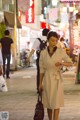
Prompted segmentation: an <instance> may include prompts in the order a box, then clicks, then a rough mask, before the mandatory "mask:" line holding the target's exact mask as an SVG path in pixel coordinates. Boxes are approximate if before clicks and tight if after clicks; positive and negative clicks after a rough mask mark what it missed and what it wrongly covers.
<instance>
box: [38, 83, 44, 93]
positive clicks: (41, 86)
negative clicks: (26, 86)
mask: <svg viewBox="0 0 80 120" xmlns="http://www.w3.org/2000/svg"><path fill="white" fill-rule="evenodd" d="M39 91H40V92H42V91H43V85H42V84H40V85H39Z"/></svg>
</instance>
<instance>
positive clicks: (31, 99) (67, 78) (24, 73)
mask: <svg viewBox="0 0 80 120" xmlns="http://www.w3.org/2000/svg"><path fill="white" fill-rule="evenodd" d="M62 76H63V85H64V94H65V95H64V100H65V106H64V107H63V108H61V111H60V116H59V120H80V84H75V79H76V77H75V70H74V69H72V70H71V71H66V72H64V73H62ZM10 77H11V78H10V79H6V82H7V86H8V92H6V93H5V92H4V93H3V92H0V112H2V111H7V112H9V120H33V116H34V112H35V105H36V103H37V93H36V67H28V68H23V69H19V70H17V71H14V72H11V74H10ZM0 120H1V119H0ZM44 120H48V117H47V112H46V110H45V118H44Z"/></svg>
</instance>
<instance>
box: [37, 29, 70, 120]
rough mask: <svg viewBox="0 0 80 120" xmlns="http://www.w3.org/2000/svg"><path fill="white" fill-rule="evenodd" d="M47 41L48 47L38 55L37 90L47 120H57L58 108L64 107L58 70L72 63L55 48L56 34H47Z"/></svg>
mask: <svg viewBox="0 0 80 120" xmlns="http://www.w3.org/2000/svg"><path fill="white" fill-rule="evenodd" d="M47 40H48V43H49V46H48V47H47V49H45V50H43V51H42V52H41V54H40V61H39V63H40V85H39V90H40V91H43V92H42V97H43V104H44V107H45V108H47V112H48V117H49V120H52V119H53V120H58V117H59V110H60V107H62V106H64V93H63V87H62V79H61V74H60V68H61V67H62V66H63V65H64V66H67V67H68V66H71V65H72V61H71V59H70V58H69V56H68V55H67V54H66V52H65V51H64V50H63V49H62V48H58V47H57V42H58V34H57V33H56V32H53V31H51V32H49V33H48V36H47ZM53 115H54V116H53Z"/></svg>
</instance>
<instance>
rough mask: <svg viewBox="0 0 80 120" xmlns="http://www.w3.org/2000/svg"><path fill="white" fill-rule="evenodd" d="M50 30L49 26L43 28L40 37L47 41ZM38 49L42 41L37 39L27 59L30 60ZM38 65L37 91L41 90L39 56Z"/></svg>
mask: <svg viewBox="0 0 80 120" xmlns="http://www.w3.org/2000/svg"><path fill="white" fill-rule="evenodd" d="M48 32H49V29H48V28H45V29H43V30H42V36H41V37H40V39H41V40H44V41H46V40H47V34H48ZM38 50H40V41H39V40H38V39H36V40H35V41H34V43H33V46H32V50H31V51H30V54H29V56H28V58H27V60H28V61H30V58H31V56H32V55H33V54H34V52H35V51H38ZM36 65H37V93H38V92H39V58H38V57H37V59H36Z"/></svg>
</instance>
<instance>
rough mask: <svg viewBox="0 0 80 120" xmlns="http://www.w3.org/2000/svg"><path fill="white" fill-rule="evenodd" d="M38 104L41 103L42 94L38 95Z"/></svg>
mask: <svg viewBox="0 0 80 120" xmlns="http://www.w3.org/2000/svg"><path fill="white" fill-rule="evenodd" d="M38 102H42V92H39V93H38Z"/></svg>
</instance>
